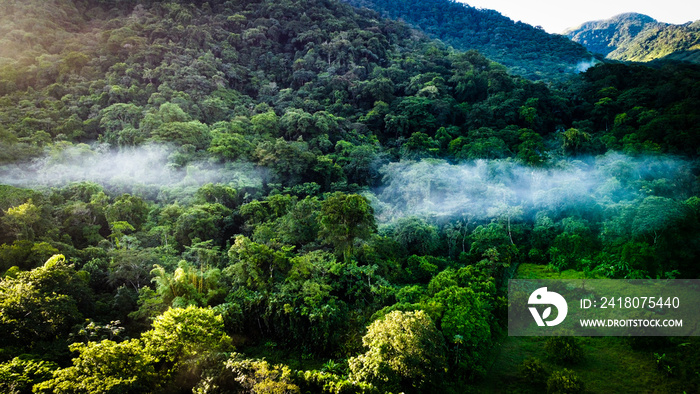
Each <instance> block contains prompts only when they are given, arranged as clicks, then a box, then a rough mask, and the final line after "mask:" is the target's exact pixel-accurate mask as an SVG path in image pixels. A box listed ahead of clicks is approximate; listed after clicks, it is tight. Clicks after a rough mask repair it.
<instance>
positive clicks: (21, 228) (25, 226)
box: [1, 199, 41, 240]
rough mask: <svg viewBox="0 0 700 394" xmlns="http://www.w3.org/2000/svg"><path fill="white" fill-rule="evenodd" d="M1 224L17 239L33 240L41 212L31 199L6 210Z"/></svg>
mask: <svg viewBox="0 0 700 394" xmlns="http://www.w3.org/2000/svg"><path fill="white" fill-rule="evenodd" d="M1 219H2V223H3V224H4V225H5V226H7V227H9V228H10V231H12V232H13V233H14V235H15V237H16V238H17V239H25V240H32V239H34V235H35V230H34V227H35V226H36V224H37V223H38V222H39V220H41V211H40V209H39V208H38V207H37V206H36V205H34V203H33V202H32V200H31V199H29V201H27V202H26V203H24V204H21V205H18V206H16V207H12V208H8V210H7V211H5V215H4V216H2V218H1Z"/></svg>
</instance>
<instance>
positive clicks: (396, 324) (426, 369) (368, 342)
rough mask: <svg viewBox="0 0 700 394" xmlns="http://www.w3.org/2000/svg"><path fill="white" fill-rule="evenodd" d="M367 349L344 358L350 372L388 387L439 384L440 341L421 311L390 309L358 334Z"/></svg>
mask: <svg viewBox="0 0 700 394" xmlns="http://www.w3.org/2000/svg"><path fill="white" fill-rule="evenodd" d="M362 344H363V345H364V346H365V347H367V348H369V350H368V351H367V352H366V353H364V354H361V355H359V356H357V357H353V358H351V359H350V360H348V362H349V364H350V372H351V376H352V377H353V378H355V379H358V380H362V381H366V382H370V383H373V384H376V385H379V386H380V387H386V388H387V389H389V390H399V389H401V390H426V389H429V388H431V387H437V386H439V385H440V380H439V379H440V376H441V374H442V373H443V372H444V368H445V359H444V357H443V354H442V353H443V351H444V342H443V340H442V337H441V336H440V334H439V332H438V330H437V329H436V328H435V325H434V324H433V322H432V320H431V319H430V317H428V315H427V314H426V313H425V312H423V311H416V312H400V311H394V312H391V313H389V314H387V315H386V316H384V317H383V318H381V319H379V320H376V321H375V322H373V323H372V324H371V325H370V326H369V327H368V329H367V334H366V335H365V336H364V337H363V338H362Z"/></svg>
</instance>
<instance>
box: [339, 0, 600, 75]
mask: <svg viewBox="0 0 700 394" xmlns="http://www.w3.org/2000/svg"><path fill="white" fill-rule="evenodd" d="M343 1H344V2H346V3H349V4H351V5H353V6H355V7H366V8H369V9H372V10H375V11H377V12H379V13H380V14H381V15H382V16H384V17H388V18H391V19H401V20H403V21H404V22H407V23H409V24H411V25H413V26H414V27H416V28H419V29H421V30H423V31H424V32H426V33H428V34H430V35H431V36H433V37H435V38H439V39H440V40H442V41H444V42H445V43H446V44H449V45H451V46H453V47H454V48H456V49H459V50H471V49H474V50H477V51H479V52H481V53H482V54H484V55H485V56H486V57H488V58H489V59H491V60H493V61H496V62H499V63H501V64H503V65H505V66H506V67H508V70H509V71H510V72H511V73H514V74H518V75H521V76H523V77H526V78H528V79H531V80H540V79H542V80H550V81H551V80H561V79H564V78H566V77H567V76H568V75H572V74H575V73H577V72H579V71H580V67H577V66H579V65H580V64H582V63H583V62H589V61H590V59H591V56H592V55H591V54H590V53H589V52H588V51H587V50H586V48H585V47H584V46H582V45H580V44H578V43H575V42H572V41H571V40H569V39H567V38H566V37H564V36H562V35H558V34H549V33H547V32H546V31H544V30H543V29H541V28H537V27H533V26H531V25H528V24H526V23H522V22H514V21H513V20H511V19H510V18H507V17H505V16H503V15H502V14H500V13H499V12H498V11H495V10H489V9H477V8H474V7H471V6H469V5H468V4H464V3H460V2H456V1H453V0H343Z"/></svg>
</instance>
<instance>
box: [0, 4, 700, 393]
mask: <svg viewBox="0 0 700 394" xmlns="http://www.w3.org/2000/svg"><path fill="white" fill-rule="evenodd" d="M4 5H6V6H7V7H6V9H7V11H6V12H5V13H3V15H0V26H2V27H1V29H3V34H2V35H0V37H2V45H0V165H1V166H2V168H0V183H2V185H0V274H2V278H1V279H0V309H1V310H2V314H1V315H0V387H2V390H3V391H8V392H13V391H14V392H40V393H53V392H58V393H78V392H79V393H117V392H168V393H173V392H183V393H189V392H197V393H226V392H280V393H285V392H292V393H293V392H325V393H341V392H342V393H383V392H440V391H444V392H465V391H469V390H474V391H477V390H478V389H479V387H480V386H479V385H480V384H483V382H485V381H487V380H488V379H489V378H491V377H493V376H499V375H498V373H508V372H509V371H500V372H498V371H496V372H495V371H494V370H493V365H494V364H493V357H495V355H496V354H498V347H500V346H506V345H503V341H504V336H505V325H506V322H507V304H508V301H507V300H506V298H505V296H506V288H507V280H508V279H510V278H512V277H513V276H514V275H516V274H517V273H518V272H519V273H520V275H525V274H532V275H539V276H545V275H549V276H560V277H564V276H577V277H586V276H599V277H607V278H646V277H651V278H657V277H658V278H673V277H678V278H695V277H698V275H700V267H699V266H698V265H697V263H696V262H697V259H698V256H699V255H700V242H699V241H700V182H698V174H700V168H699V167H698V160H697V157H698V153H700V152H699V149H700V148H699V147H700V129H699V128H698V127H699V126H698V125H699V124H700V122H698V117H699V116H700V113H699V111H700V105H698V104H699V103H698V102H699V101H700V96H698V94H699V93H698V92H700V85H699V84H700V82H699V81H700V69H698V68H697V67H695V66H692V65H684V64H666V65H663V66H660V67H658V68H654V69H652V68H648V67H645V66H639V65H625V64H600V65H598V66H596V67H593V68H591V69H589V70H588V71H586V72H585V73H583V74H582V75H580V76H577V77H574V78H572V79H571V80H570V81H567V82H566V83H564V84H562V85H561V87H560V88H557V89H554V88H552V87H548V86H547V85H545V84H544V83H541V82H539V83H537V82H532V81H529V80H526V79H524V78H522V77H517V76H512V75H510V74H509V73H508V72H507V69H506V68H505V67H504V66H502V65H500V64H498V63H494V62H492V61H491V60H488V59H487V58H486V57H484V56H483V55H482V54H480V53H479V52H476V51H467V52H460V51H457V50H454V49H452V48H448V47H446V46H445V45H444V44H442V43H440V42H437V41H433V40H431V39H429V38H427V37H426V36H424V35H422V34H421V33H419V32H416V31H415V30H412V29H411V28H409V27H408V26H407V25H405V24H403V23H401V22H397V21H391V20H386V19H381V18H380V17H379V16H378V14H377V13H376V12H373V11H369V10H367V9H361V10H357V9H353V8H351V7H350V6H349V5H346V4H344V3H340V2H337V1H334V0H303V1H302V0H299V1H291V0H290V1H268V0H252V1H245V2H240V1H198V2H196V1H191V2H188V1H162V2H161V1H158V2H152V1H146V0H138V1H137V0H134V1H122V2H118V3H114V2H105V1H80V2H74V1H70V0H57V1H53V2H45V1H38V0H28V1H24V2H21V3H17V2H13V3H12V4H4ZM538 34H539V33H538ZM553 56H554V55H553ZM582 343H583V344H580V343H578V342H575V341H574V342H569V341H568V340H562V341H560V342H553V343H552V344H550V345H546V344H545V343H544V341H540V342H535V344H534V345H532V343H526V345H524V346H534V347H536V350H534V351H531V352H532V353H537V354H534V356H536V357H538V358H539V359H540V360H543V361H541V362H539V363H537V362H530V363H527V364H526V365H525V367H524V368H525V372H523V376H531V377H533V378H534V377H537V381H538V382H539V383H540V387H539V390H540V391H541V390H542V389H543V387H544V386H545V385H546V386H547V387H548V388H549V389H550V391H552V392H555V391H557V390H558V391H560V392H569V391H571V390H576V389H579V390H580V389H581V387H583V386H582V385H581V382H585V383H586V387H597V386H595V384H593V386H589V381H591V380H593V379H592V378H591V375H590V374H587V373H586V370H585V368H586V367H587V365H589V363H594V361H595V360H591V359H593V358H595V357H598V356H600V354H599V353H597V352H592V351H589V348H590V346H592V345H590V342H588V341H583V342H582ZM614 344H615V346H608V348H612V349H615V350H616V351H617V352H619V354H625V355H628V354H634V355H635V356H634V357H636V358H635V360H637V361H638V360H647V361H649V362H648V363H646V364H645V363H643V362H639V361H638V362H639V365H642V366H643V367H648V368H647V369H648V373H649V374H663V375H662V376H663V379H664V380H663V382H666V383H667V385H666V386H664V387H670V388H671V389H672V390H670V391H676V392H678V391H681V392H682V391H683V390H685V391H687V392H694V391H697V388H698V385H699V384H700V378H699V376H700V375H699V371H698V369H697V368H698V365H700V364H699V363H698V362H697V361H698V360H697V357H698V356H697V355H698V354H700V353H698V351H697V350H698V346H699V345H700V344H698V342H697V341H694V340H687V341H685V340H684V341H683V342H682V343H680V342H678V341H676V340H674V339H671V340H669V341H668V342H658V343H657V342H654V343H641V342H639V343H636V342H628V341H623V340H620V341H618V342H614ZM578 345H581V346H580V348H579V346H578ZM548 346H549V347H553V349H554V352H555V353H556V354H558V355H560V356H561V360H552V362H553V363H554V364H549V361H546V360H548V359H547V358H546V357H545V356H544V354H542V353H543V352H544V350H545V348H547V347H548ZM557 349H559V350H557ZM538 352H539V353H538ZM654 354H656V355H657V356H654ZM581 355H583V356H585V357H581ZM630 357H632V356H630ZM654 357H656V358H654ZM523 359H524V357H521V358H518V359H517V360H515V363H516V364H515V365H514V366H511V367H512V369H513V371H517V369H518V368H517V364H519V363H521V362H522V360H523ZM614 359H615V358H614V357H610V358H609V359H606V360H607V361H609V362H610V360H614ZM654 360H656V361H654ZM560 362H561V363H564V364H566V366H567V368H572V369H575V372H574V373H575V374H576V375H578V376H579V377H577V376H576V375H574V373H570V372H569V371H566V370H564V371H560V368H561V367H560V366H558V365H555V364H557V363H560ZM576 362H578V364H576ZM545 363H546V364H545ZM635 365H636V364H635ZM549 371H551V372H549ZM598 372H599V371H598ZM514 373H516V372H514ZM654 376H656V375H654ZM628 379H633V377H628ZM514 381H516V382H517V381H519V380H517V379H516V380H514ZM593 383H595V382H593ZM637 387H639V386H637ZM566 390H569V391H566Z"/></svg>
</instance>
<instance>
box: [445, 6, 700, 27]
mask: <svg viewBox="0 0 700 394" xmlns="http://www.w3.org/2000/svg"><path fill="white" fill-rule="evenodd" d="M458 1H460V2H462V3H466V4H469V5H470V6H472V7H476V8H489V9H492V10H496V11H498V12H500V13H501V14H503V15H505V16H507V17H509V18H510V19H513V20H514V21H523V22H525V23H528V24H530V25H533V26H542V27H543V28H544V29H545V30H546V31H547V32H549V33H562V32H563V31H564V30H566V29H567V28H569V27H577V26H579V25H581V24H582V23H584V22H588V21H592V20H601V19H608V18H610V17H612V16H615V15H618V14H622V13H625V12H637V13H640V14H645V15H649V16H650V17H652V18H654V19H656V20H658V21H659V22H666V23H673V24H682V23H685V22H689V21H696V20H698V19H700V1H697V0H584V1H576V2H570V1H562V0H458Z"/></svg>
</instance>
